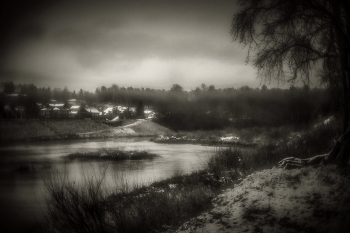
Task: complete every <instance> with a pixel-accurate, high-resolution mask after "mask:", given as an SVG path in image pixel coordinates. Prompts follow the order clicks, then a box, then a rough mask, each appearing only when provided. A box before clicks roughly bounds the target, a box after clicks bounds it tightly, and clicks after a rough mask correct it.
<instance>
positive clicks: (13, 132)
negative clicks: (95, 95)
mask: <svg viewBox="0 0 350 233" xmlns="http://www.w3.org/2000/svg"><path fill="white" fill-rule="evenodd" d="M128 123H130V122H129V121H126V122H125V125H124V126H120V127H111V126H108V125H105V124H103V123H100V122H95V121H93V120H84V119H75V120H1V121H0V141H1V142H8V141H22V140H47V139H70V138H100V137H124V136H155V135H157V134H165V133H171V132H172V131H171V130H169V129H168V128H166V127H163V126H160V125H158V124H156V123H154V122H151V121H148V120H134V121H131V124H128Z"/></svg>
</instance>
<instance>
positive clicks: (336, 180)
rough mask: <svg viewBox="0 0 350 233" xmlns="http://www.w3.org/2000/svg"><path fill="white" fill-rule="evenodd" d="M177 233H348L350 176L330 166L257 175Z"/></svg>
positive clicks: (238, 186)
mask: <svg viewBox="0 0 350 233" xmlns="http://www.w3.org/2000/svg"><path fill="white" fill-rule="evenodd" d="M178 232H203V233H204V232H298V233H299V232H350V178H349V172H348V171H347V172H346V174H345V175H344V174H340V172H339V171H338V170H337V168H336V167H335V166H326V167H322V166H321V167H318V168H302V169H296V170H283V169H271V170H263V171H260V172H256V173H254V174H252V175H250V176H248V177H247V178H246V179H245V180H243V181H242V182H241V183H240V184H239V185H237V186H235V187H234V188H233V189H229V190H226V191H225V192H224V194H221V195H219V196H218V197H217V198H216V199H215V200H214V208H213V209H212V210H210V211H208V212H205V213H203V214H202V215H200V216H198V217H197V218H195V219H192V220H191V221H189V222H187V223H185V224H183V225H182V227H180V228H179V230H178Z"/></svg>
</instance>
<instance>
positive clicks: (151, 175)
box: [0, 138, 214, 232]
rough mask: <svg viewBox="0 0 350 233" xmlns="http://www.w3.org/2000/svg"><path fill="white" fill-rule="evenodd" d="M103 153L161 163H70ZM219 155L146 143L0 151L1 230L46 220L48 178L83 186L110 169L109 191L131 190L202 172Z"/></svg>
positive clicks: (134, 141) (41, 146)
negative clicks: (132, 153)
mask: <svg viewBox="0 0 350 233" xmlns="http://www.w3.org/2000/svg"><path fill="white" fill-rule="evenodd" d="M102 148H109V149H117V148H118V149H121V150H146V151H147V152H150V153H155V154H158V155H159V157H156V158H155V159H152V160H138V161H119V162H115V161H114V162H106V161H83V162H82V161H79V160H72V161H69V160H66V159H64V156H65V155H68V154H70V153H76V152H89V151H98V150H100V149H102ZM213 151H214V148H211V147H204V146H200V145H189V144H184V145H181V144H173V145H172V144H156V143H154V142H150V141H149V140H147V139H145V138H141V139H135V138H124V139H115V140H97V141H59V142H58V141H56V142H38V143H31V144H29V143H27V144H21V145H8V146H3V147H0V154H1V156H0V218H1V222H2V226H1V228H0V229H8V230H7V232H15V231H18V230H19V229H23V227H25V226H26V225H30V224H32V223H33V222H34V221H35V220H38V221H40V220H41V219H42V217H43V213H44V212H45V210H46V204H45V203H46V199H45V187H44V179H43V178H46V179H47V178H49V179H50V178H51V177H52V176H54V175H57V174H60V175H62V174H64V176H65V178H68V179H69V180H72V181H75V182H76V183H77V184H79V183H83V182H84V180H85V179H86V178H88V177H89V176H91V175H95V176H99V175H100V174H101V171H103V169H105V168H107V171H106V177H105V182H106V183H105V185H106V186H107V187H109V189H110V190H111V191H112V190H113V191H114V190H118V189H131V188H132V187H134V186H135V185H137V184H148V183H150V182H153V181H155V180H160V179H165V178H168V177H171V176H173V174H175V173H186V172H191V171H194V170H197V169H200V168H202V166H203V164H204V163H205V161H206V160H207V158H208V157H209V155H210V154H211V153H212V152H213ZM62 171H64V172H62Z"/></svg>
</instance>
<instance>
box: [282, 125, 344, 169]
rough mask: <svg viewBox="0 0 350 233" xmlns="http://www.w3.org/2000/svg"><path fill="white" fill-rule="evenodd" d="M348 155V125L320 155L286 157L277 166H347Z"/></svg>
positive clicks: (287, 167)
mask: <svg viewBox="0 0 350 233" xmlns="http://www.w3.org/2000/svg"><path fill="white" fill-rule="evenodd" d="M349 157H350V127H349V128H348V129H347V130H346V132H345V133H344V134H343V135H341V136H340V138H339V139H338V140H337V142H336V143H335V145H334V146H333V149H332V150H331V151H330V152H329V153H327V154H322V155H316V156H314V157H311V158H307V159H299V158H295V157H288V158H285V159H282V160H281V161H279V162H278V166H279V167H281V168H284V169H293V168H300V167H305V166H312V165H319V164H332V163H333V164H338V166H340V167H344V166H347V164H348V162H349Z"/></svg>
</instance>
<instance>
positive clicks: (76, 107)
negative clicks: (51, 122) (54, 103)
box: [70, 105, 80, 110]
mask: <svg viewBox="0 0 350 233" xmlns="http://www.w3.org/2000/svg"><path fill="white" fill-rule="evenodd" d="M79 108H80V106H78V105H74V106H72V107H70V109H71V110H78V109H79Z"/></svg>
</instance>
